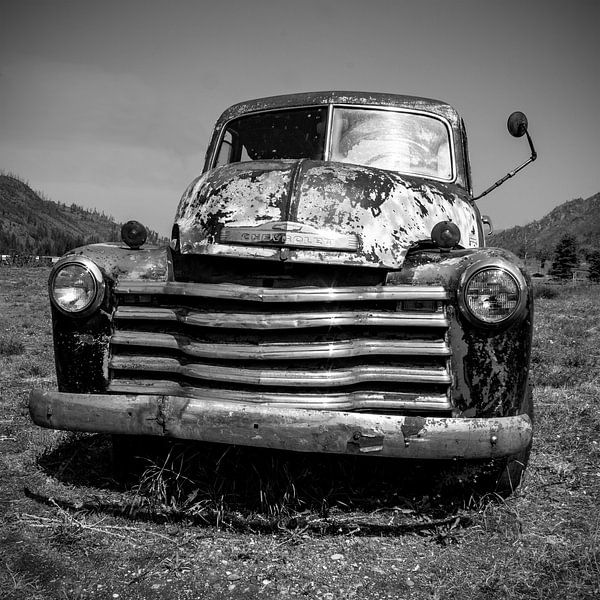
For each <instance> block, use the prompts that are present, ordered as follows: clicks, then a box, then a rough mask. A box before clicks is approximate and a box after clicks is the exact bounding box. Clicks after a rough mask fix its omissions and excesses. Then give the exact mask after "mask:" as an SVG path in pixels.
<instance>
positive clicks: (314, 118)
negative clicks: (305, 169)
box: [216, 107, 327, 166]
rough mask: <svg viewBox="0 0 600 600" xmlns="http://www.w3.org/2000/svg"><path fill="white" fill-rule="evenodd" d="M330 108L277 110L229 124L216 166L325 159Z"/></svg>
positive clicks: (235, 120)
mask: <svg viewBox="0 0 600 600" xmlns="http://www.w3.org/2000/svg"><path fill="white" fill-rule="evenodd" d="M326 123H327V107H311V108H297V109H293V110H277V111H269V112H264V113H258V114H255V115H249V116H245V117H240V118H239V119H234V120H233V121H230V122H229V123H228V124H227V127H226V129H225V134H224V136H223V139H222V141H221V147H220V149H219V154H218V157H217V164H216V166H219V165H223V164H227V163H232V162H240V161H247V160H267V159H283V158H312V159H315V160H323V157H324V150H325V131H326Z"/></svg>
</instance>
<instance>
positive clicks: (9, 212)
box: [0, 174, 162, 256]
mask: <svg viewBox="0 0 600 600" xmlns="http://www.w3.org/2000/svg"><path fill="white" fill-rule="evenodd" d="M120 232H121V224H119V223H116V222H115V221H114V220H113V219H112V217H109V216H106V215H105V214H103V213H99V212H98V211H96V210H93V211H89V210H86V209H84V208H82V207H81V206H77V205H76V204H71V205H70V206H67V205H66V204H62V203H57V202H53V201H51V200H47V199H45V198H43V197H41V196H40V194H39V193H37V192H34V191H33V190H32V189H31V188H30V187H29V186H28V185H27V184H26V183H25V182H24V181H22V180H21V179H19V178H17V177H14V176H12V175H2V174H0V254H36V255H41V256H60V255H62V254H64V253H65V252H66V251H67V250H70V249H71V248H76V247H77V246H82V245H84V244H91V243H95V242H110V241H118V240H119V239H120ZM148 241H149V242H152V243H156V242H158V241H159V240H158V235H157V234H156V232H153V231H149V232H148ZM161 241H162V240H161Z"/></svg>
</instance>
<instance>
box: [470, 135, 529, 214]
mask: <svg viewBox="0 0 600 600" xmlns="http://www.w3.org/2000/svg"><path fill="white" fill-rule="evenodd" d="M525 135H526V136H527V141H528V142H529V148H530V149H531V156H530V157H529V158H528V159H527V160H526V161H525V162H524V163H523V164H522V165H519V166H518V167H517V168H516V169H513V170H512V171H510V172H509V173H507V174H506V175H505V176H504V177H503V178H502V179H498V181H496V183H494V185H491V186H490V187H489V188H488V189H487V190H485V191H483V192H481V194H479V196H475V197H474V198H473V202H475V200H479V198H483V196H485V195H487V194H489V193H490V192H491V191H493V190H495V189H496V188H497V187H498V186H500V185H502V184H503V183H504V182H505V181H506V180H507V179H510V178H511V177H514V176H515V175H516V174H517V173H518V172H519V171H520V170H521V169H524V168H525V167H526V166H527V165H528V164H529V163H532V162H533V161H534V160H535V159H536V158H537V152H536V151H535V148H534V147H533V140H532V139H531V136H530V135H529V131H525Z"/></svg>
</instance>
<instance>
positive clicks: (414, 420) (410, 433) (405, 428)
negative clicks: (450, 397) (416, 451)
mask: <svg viewBox="0 0 600 600" xmlns="http://www.w3.org/2000/svg"><path fill="white" fill-rule="evenodd" d="M425 422H426V420H425V417H406V418H405V419H404V423H403V424H402V427H401V429H402V435H403V436H404V439H405V440H406V438H410V437H414V436H418V435H419V434H420V433H421V431H423V428H424V427H425Z"/></svg>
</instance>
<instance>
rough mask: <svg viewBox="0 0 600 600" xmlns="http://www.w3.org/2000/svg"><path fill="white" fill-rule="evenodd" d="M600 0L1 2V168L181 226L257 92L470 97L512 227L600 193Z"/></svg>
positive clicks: (484, 204)
mask: <svg viewBox="0 0 600 600" xmlns="http://www.w3.org/2000/svg"><path fill="white" fill-rule="evenodd" d="M599 24H600V2H598V1H597V0H589V1H588V0H570V1H569V2H567V1H566V0H560V1H556V0H544V1H528V0H519V1H518V2H515V1H513V0H506V1H503V2H497V1H493V2H492V1H485V0H464V1H461V0H418V1H412V0H406V1H403V0H395V1H391V0H390V1H388V0H362V1H358V0H346V1H342V0H335V1H334V0H321V1H317V0H301V1H298V0H296V1H294V2H290V1H287V0H264V1H260V0H254V1H251V0H244V1H240V0H229V1H227V2H222V3H220V2H211V3H208V2H202V1H194V2H192V1H177V0H171V1H167V0H165V1H159V0H118V1H115V0H102V1H101V2H99V1H98V0H37V1H33V0H0V170H1V171H3V172H5V173H6V172H8V173H13V174H16V175H18V176H19V177H21V178H22V179H24V180H26V181H27V182H28V183H29V184H30V185H31V187H33V188H34V189H35V190H38V191H41V192H43V194H44V195H45V197H47V198H50V199H51V200H54V201H60V202H64V203H67V204H71V203H73V202H74V203H76V204H79V205H81V206H84V207H86V208H90V209H91V208H96V209H97V210H99V211H101V212H104V213H106V214H109V215H112V216H113V217H114V218H115V219H117V220H118V221H125V220H129V219H137V220H139V221H141V222H143V223H144V224H146V225H147V226H149V227H150V228H152V229H154V230H156V231H158V232H159V233H161V234H163V235H169V233H170V230H171V225H172V222H173V217H174V214H175V209H176V206H177V203H178V201H179V198H180V197H181V195H182V193H183V191H184V190H185V188H186V187H187V185H188V183H189V182H190V181H191V180H192V179H194V178H195V177H196V176H197V175H198V174H199V173H200V172H201V170H202V166H203V160H204V154H205V152H206V148H207V144H208V141H209V137H210V133H211V130H212V127H213V125H214V123H215V121H216V120H217V118H218V116H219V115H220V113H221V112H223V111H224V110H225V109H226V108H227V107H228V106H230V105H231V104H234V103H236V102H240V101H242V100H247V99H251V98H258V97H262V96H270V95H275V94H286V93H293V92H300V91H316V90H356V91H374V92H389V93H399V94H408V95H416V96H425V97H429V98H436V99H440V100H444V101H446V102H449V103H450V104H452V105H453V106H454V107H455V108H456V109H457V110H458V111H459V112H460V113H461V115H462V117H463V119H464V120H465V123H466V126H467V132H468V136H469V150H470V155H471V168H472V172H473V180H474V188H475V193H476V194H477V193H479V192H481V191H483V189H485V188H487V187H488V186H489V185H491V184H492V183H493V182H494V181H496V180H497V179H499V178H500V177H502V176H503V175H504V174H505V173H506V172H507V171H509V170H511V169H513V168H514V167H516V166H517V165H519V164H521V163H522V162H523V161H525V160H526V159H527V158H528V156H529V149H528V146H527V142H526V141H525V138H521V139H516V138H512V137H511V136H510V135H509V134H508V132H507V130H506V119H507V117H508V115H509V114H510V113H511V112H513V111H514V110H521V111H523V112H525V113H526V114H527V117H528V119H529V130H530V133H531V135H532V137H533V140H534V143H535V146H536V149H537V150H538V153H539V158H538V160H537V161H536V162H534V163H533V164H532V165H530V166H529V167H527V168H526V169H525V170H524V171H522V172H521V173H519V174H518V175H517V176H516V177H515V178H513V179H510V180H509V181H508V182H507V183H505V184H504V185H503V186H502V187H500V188H499V189H497V190H496V191H495V192H492V193H491V194H489V195H488V196H486V197H484V198H482V199H481V200H479V201H478V204H479V207H480V210H481V212H482V213H484V214H487V215H489V216H490V217H491V219H492V221H493V223H494V226H495V227H496V228H497V229H503V228H506V227H510V226H513V225H523V224H526V223H529V222H531V221H532V220H535V219H539V218H541V217H543V216H544V215H545V214H547V213H548V212H549V211H550V210H551V209H552V208H554V207H555V206H558V205H559V204H561V203H563V202H565V201H567V200H570V199H572V198H578V197H584V198H585V197H588V196H591V195H593V194H595V193H597V192H600V102H599V100H598V99H599V98H600V67H599V63H598V57H599V56H600V47H599V43H598V33H597V32H598V26H599Z"/></svg>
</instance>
